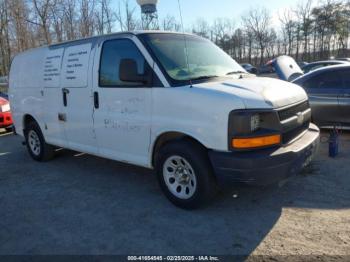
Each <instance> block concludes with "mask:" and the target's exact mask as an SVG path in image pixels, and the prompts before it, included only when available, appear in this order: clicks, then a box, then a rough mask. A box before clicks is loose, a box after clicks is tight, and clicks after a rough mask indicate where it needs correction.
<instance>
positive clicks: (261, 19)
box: [242, 8, 271, 64]
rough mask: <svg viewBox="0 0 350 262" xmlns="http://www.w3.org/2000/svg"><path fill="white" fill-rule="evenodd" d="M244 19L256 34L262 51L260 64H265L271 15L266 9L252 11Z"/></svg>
mask: <svg viewBox="0 0 350 262" xmlns="http://www.w3.org/2000/svg"><path fill="white" fill-rule="evenodd" d="M242 19H243V23H244V24H245V26H246V27H247V28H249V30H250V31H252V32H253V34H254V38H255V40H256V42H257V45H258V47H259V49H260V64H263V61H264V52H265V49H266V45H267V41H268V34H269V25H270V21H271V17H270V14H269V12H268V11H267V10H266V9H265V8H256V9H250V10H249V11H248V13H247V14H246V15H245V16H243V17H242Z"/></svg>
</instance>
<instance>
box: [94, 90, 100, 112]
mask: <svg viewBox="0 0 350 262" xmlns="http://www.w3.org/2000/svg"><path fill="white" fill-rule="evenodd" d="M94 107H95V108H96V109H98V108H99V107H100V101H99V98H98V92H94Z"/></svg>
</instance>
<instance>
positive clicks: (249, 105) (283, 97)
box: [193, 76, 307, 109]
mask: <svg viewBox="0 0 350 262" xmlns="http://www.w3.org/2000/svg"><path fill="white" fill-rule="evenodd" d="M193 87H197V88H202V89H209V90H212V91H216V92H220V93H223V94H227V95H233V96H235V97H236V98H238V99H241V100H242V102H243V103H244V105H245V107H246V109H253V108H269V109H270V108H280V107H284V106H287V105H291V104H294V103H298V102H301V101H304V100H306V99H307V95H306V93H305V91H304V89H303V88H301V87H300V86H297V85H295V84H292V83H289V82H286V81H282V80H278V79H273V78H267V77H256V76H247V77H244V78H240V79H238V78H237V79H229V80H227V81H220V82H207V83H202V84H195V85H193Z"/></svg>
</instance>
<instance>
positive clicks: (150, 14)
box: [136, 0, 159, 30]
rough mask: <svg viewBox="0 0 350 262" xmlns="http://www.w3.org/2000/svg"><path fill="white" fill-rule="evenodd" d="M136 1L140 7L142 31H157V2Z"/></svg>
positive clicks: (148, 0) (147, 0) (155, 0)
mask: <svg viewBox="0 0 350 262" xmlns="http://www.w3.org/2000/svg"><path fill="white" fill-rule="evenodd" d="M136 1H137V4H138V5H139V6H140V7H141V19H142V29H144V30H157V29H159V24H158V12H157V3H158V0H136Z"/></svg>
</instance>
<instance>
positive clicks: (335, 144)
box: [328, 129, 339, 157]
mask: <svg viewBox="0 0 350 262" xmlns="http://www.w3.org/2000/svg"><path fill="white" fill-rule="evenodd" d="M338 152H339V134H338V131H337V130H336V129H333V130H332V131H331V132H330V134H329V148H328V155H329V156H330V157H336V156H337V155H338Z"/></svg>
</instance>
